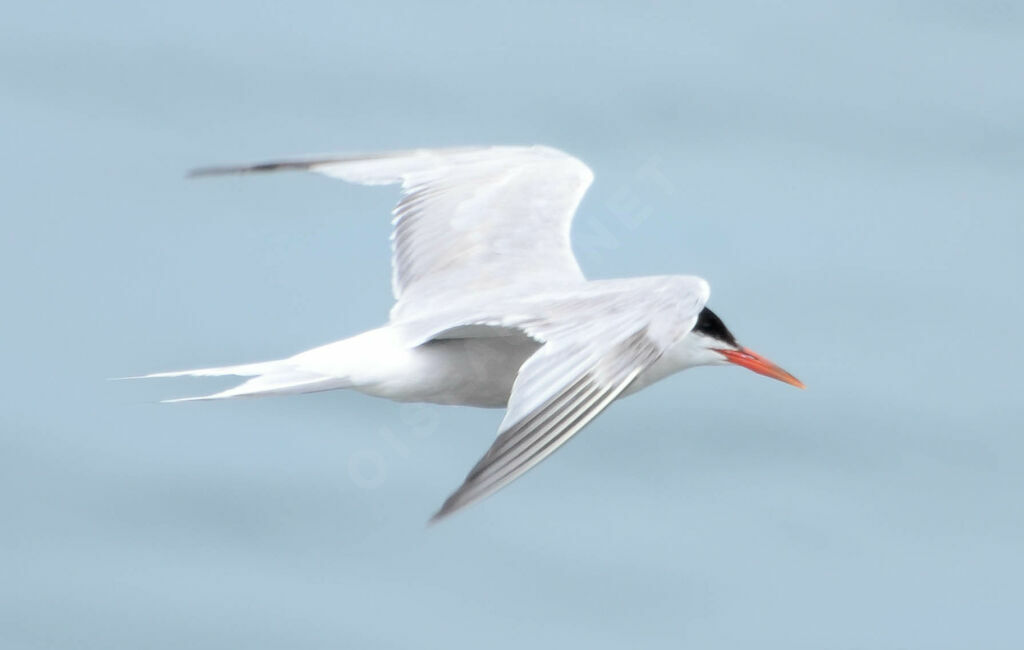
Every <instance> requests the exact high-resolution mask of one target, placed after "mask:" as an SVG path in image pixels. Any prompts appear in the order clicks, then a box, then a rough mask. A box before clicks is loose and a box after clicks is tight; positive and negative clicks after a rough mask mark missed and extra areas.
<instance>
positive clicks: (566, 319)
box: [144, 146, 803, 521]
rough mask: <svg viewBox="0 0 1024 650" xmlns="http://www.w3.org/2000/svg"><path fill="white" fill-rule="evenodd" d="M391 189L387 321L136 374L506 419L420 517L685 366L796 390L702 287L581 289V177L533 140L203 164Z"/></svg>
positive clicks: (464, 496)
mask: <svg viewBox="0 0 1024 650" xmlns="http://www.w3.org/2000/svg"><path fill="white" fill-rule="evenodd" d="M286 169H292V170H305V171H312V172H317V173H319V174H323V175H325V176H330V177H333V178H340V179H342V180H345V181H349V182H352V183H361V184H364V185H386V184H400V185H401V187H402V193H403V198H402V200H401V201H400V202H399V203H398V205H397V206H396V207H395V209H394V211H393V215H394V218H393V220H392V223H393V225H394V231H393V233H392V267H393V268H392V282H391V284H392V291H393V293H394V297H395V304H394V307H392V309H391V313H390V318H389V320H388V322H387V323H386V324H385V325H384V326H382V327H379V328H377V329H373V330H370V331H367V332H363V333H362V334H358V335H356V336H353V337H351V338H347V339H344V340H341V341H337V342H334V343H329V344H327V345H324V346H321V347H318V348H314V349H312V350H307V351H305V352H300V353H299V354H296V355H295V356H292V357H289V358H287V359H279V360H275V361H264V362H260V363H249V364H244V365H237V366H226V367H222V368H204V369H198V370H184V371H180V372H164V373H155V374H151V375H145V376H144V377H147V378H148V377H179V376H196V377H207V376H221V375H239V376H243V377H250V379H248V380H247V381H245V382H244V383H242V384H241V385H239V386H237V387H235V388H231V389H229V390H225V391H223V392H220V393H215V394H212V395H207V396H203V397H191V398H185V399H183V400H168V401H171V402H179V401H190V400H215V399H225V398H231V397H249V396H263V395H281V394H291V393H311V392H316V391H326V390H334V389H338V388H351V389H354V390H357V391H360V392H362V393H367V394H369V395H375V396H379V397H386V398H388V399H391V400H396V401H402V402H433V403H437V404H461V405H467V406H482V407H493V408H505V409H506V411H505V417H504V419H503V420H502V421H501V425H500V426H499V427H498V437H497V439H496V440H495V441H494V443H493V444H492V445H491V447H490V449H488V450H487V453H486V454H484V456H483V458H481V459H480V461H479V462H478V463H477V464H476V465H475V466H474V467H473V469H472V470H470V472H469V474H468V475H467V476H466V479H465V481H464V482H463V483H462V485H461V486H460V487H459V488H458V489H457V490H456V491H455V492H454V493H452V495H451V496H449V497H448V499H447V500H446V501H445V502H444V504H443V505H442V506H441V508H440V510H438V511H437V513H436V514H435V515H434V516H433V518H432V519H431V521H436V520H438V519H441V518H442V517H446V516H447V515H450V514H451V513H453V512H455V511H457V510H459V509H461V508H463V507H465V506H467V505H469V504H470V503H473V502H475V501H478V500H480V499H483V498H484V497H486V496H489V495H491V494H493V493H494V492H496V491H497V490H499V489H501V488H502V487H504V486H505V485H508V484H509V483H510V482H512V481H513V480H515V479H516V478H518V477H519V476H521V475H522V474H524V473H525V472H526V471H528V470H529V469H530V468H532V467H534V466H535V465H537V463H539V462H541V461H542V460H544V459H545V458H547V457H548V456H549V455H551V453H552V452H554V451H555V450H556V449H558V448H559V447H560V446H562V445H563V444H564V443H565V442H566V441H567V440H569V438H571V437H572V436H573V435H574V434H575V433H577V432H578V431H579V430H580V429H582V428H583V427H585V426H586V425H587V424H589V423H590V421H591V420H593V419H594V418H595V417H596V416H597V415H598V414H599V413H600V412H601V411H603V410H604V409H605V408H606V407H607V406H608V405H609V404H611V402H612V401H614V400H615V399H617V398H619V397H622V396H625V395H628V394H630V393H633V392H636V391H638V390H640V389H642V388H644V387H646V386H649V385H651V384H652V383H654V382H656V381H659V380H660V379H663V378H665V377H667V376H668V375H671V374H673V373H676V372H679V371H680V370H685V369H687V368H691V367H693V366H704V365H721V364H736V365H739V366H743V367H745V368H748V369H750V370H753V371H754V372H757V373H760V374H762V375H767V376H768V377H772V378H774V379H778V380H781V381H784V382H786V383H788V384H792V385H794V386H797V387H800V388H803V384H802V383H801V382H800V381H799V380H798V379H797V378H796V377H794V376H793V375H791V374H789V373H788V372H786V371H785V370H783V369H782V368H780V367H778V366H777V365H775V364H774V363H772V362H771V361H768V360H767V359H765V358H764V357H762V356H760V355H758V354H756V353H755V352H753V351H751V350H749V349H747V348H745V347H742V346H741V345H740V344H739V343H737V341H736V339H735V338H734V337H733V335H732V334H731V333H730V332H729V330H728V329H727V328H726V327H725V325H724V324H723V323H722V321H721V320H720V319H719V318H718V317H717V316H716V315H715V314H714V313H713V312H712V311H711V310H709V309H707V308H706V307H705V306H704V304H705V303H706V302H707V300H708V296H709V293H710V289H709V287H708V283H707V282H706V281H704V280H703V279H701V278H698V277H694V276H683V275H678V276H675V275H663V276H652V277H640V278H627V279H615V280H587V279H586V278H585V277H584V276H583V272H582V271H581V270H580V267H579V265H578V264H577V262H576V258H575V257H574V256H573V252H572V247H571V244H570V239H569V230H570V225H571V223H572V218H573V215H574V213H575V212H576V207H577V206H578V205H579V202H580V200H581V199H582V198H583V194H584V193H585V192H586V191H587V188H588V187H589V186H590V183H591V182H592V181H593V178H594V175H593V173H592V172H591V171H590V169H589V168H588V167H587V166H586V165H585V164H583V163H582V162H581V161H579V160H578V159H576V158H573V157H572V156H570V155H568V154H566V153H564V152H562V151H558V150H557V149H552V148H550V147H544V146H533V147H518V146H501V147H472V148H459V149H423V150H414V151H400V152H391V153H379V154H370V155H360V156H327V157H316V158H307V159H292V160H282V161H275V162H267V163H260V164H253V165H241V166H229V167H210V168H204V169H198V170H195V171H194V172H192V174H191V175H192V176H212V175H219V174H244V173H252V172H270V171H278V170H286Z"/></svg>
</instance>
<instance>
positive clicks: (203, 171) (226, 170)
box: [185, 160, 328, 178]
mask: <svg viewBox="0 0 1024 650" xmlns="http://www.w3.org/2000/svg"><path fill="white" fill-rule="evenodd" d="M323 162H328V161H325V160H277V161H274V162H265V163H257V164H255V165H214V166H211V167H197V168H195V169H192V170H189V172H188V173H187V174H185V178H203V177H206V176H227V175H230V174H258V173H261V172H276V171H281V170H288V169H291V170H296V171H304V170H308V169H310V168H311V167H313V166H315V165H318V164H320V163H323Z"/></svg>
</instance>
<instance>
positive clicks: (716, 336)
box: [684, 307, 804, 388]
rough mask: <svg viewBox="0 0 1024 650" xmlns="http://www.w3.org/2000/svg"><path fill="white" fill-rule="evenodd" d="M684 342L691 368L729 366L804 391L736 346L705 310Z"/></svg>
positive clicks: (772, 366) (766, 362) (790, 377)
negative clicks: (732, 365)
mask: <svg viewBox="0 0 1024 650" xmlns="http://www.w3.org/2000/svg"><path fill="white" fill-rule="evenodd" d="M687 339H688V341H687V347H688V348H689V349H688V350H687V356H689V357H690V361H691V363H692V365H707V366H716V365H724V364H729V363H731V364H734V365H737V366H743V367H744V368H746V369H748V370H753V371H754V372H756V373H758V374H761V375H764V376H765V377H771V378H772V379H778V380H779V381H784V382H786V383H787V384H790V385H792V386H796V387H797V388H803V387H804V384H803V382H801V381H800V380H799V379H797V378H796V377H794V376H793V375H791V374H789V373H788V372H786V371H785V370H783V369H782V368H780V367H779V366H777V365H775V364H774V363H772V362H771V361H769V360H768V359H765V358H764V357H762V356H761V355H759V354H758V353H756V352H754V351H753V350H751V349H750V348H745V347H743V346H742V345H740V344H739V342H737V341H736V337H735V336H733V335H732V332H730V331H729V328H727V327H726V326H725V323H723V322H722V319H721V318H719V317H718V316H717V315H716V314H715V312H713V311H711V310H710V309H708V308H707V307H705V308H704V309H703V310H702V311H701V312H700V316H698V317H697V324H696V325H694V326H693V330H692V331H691V332H690V335H689V336H687V337H686V338H685V339H684V340H687Z"/></svg>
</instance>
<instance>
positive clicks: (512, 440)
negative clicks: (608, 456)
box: [431, 277, 708, 521]
mask: <svg viewBox="0 0 1024 650" xmlns="http://www.w3.org/2000/svg"><path fill="white" fill-rule="evenodd" d="M641 281H646V284H649V285H652V286H651V287H649V288H648V290H644V291H636V290H629V289H628V288H626V287H630V286H634V285H636V284H637V283H639V282H641ZM591 285H606V286H607V288H608V289H610V290H605V291H601V292H595V293H594V295H591V296H584V297H583V298H582V300H573V301H572V302H570V303H561V304H559V303H556V304H555V305H554V306H553V308H552V309H550V310H548V314H549V317H548V318H547V319H539V320H535V321H533V322H529V323H526V322H524V323H523V324H522V325H521V326H522V328H523V330H524V331H526V332H527V333H529V334H530V335H531V336H534V337H535V338H538V339H539V340H542V341H546V343H545V344H544V345H543V346H542V347H541V348H540V350H538V351H537V352H536V353H534V355H533V356H532V357H530V358H529V359H528V360H527V361H526V363H524V364H523V367H522V368H521V369H520V371H519V376H518V377H517V378H516V382H515V385H514V386H513V388H512V396H511V398H510V400H509V404H508V410H507V412H506V414H505V419H504V420H503V421H502V423H501V427H500V428H499V430H498V438H497V440H495V442H494V444H493V445H492V446H491V448H490V449H489V450H488V451H487V453H486V454H485V455H484V457H483V458H481V459H480V461H479V462H478V463H477V464H476V465H475V466H474V467H473V469H472V470H470V472H469V474H468V475H467V476H466V479H465V481H464V482H463V483H462V485H461V486H460V487H459V489H458V490H456V491H455V492H454V493H453V494H452V495H451V496H449V497H448V499H447V500H446V501H445V502H444V505H442V506H441V509H440V510H438V512H437V514H435V515H434V517H433V518H432V519H431V521H437V520H438V519H441V518H443V517H446V516H448V515H450V514H451V513H453V512H455V511H457V510H459V509H460V508H463V507H465V506H467V505H469V504H470V503H473V502H474V501H478V500H480V499H483V498H484V497H486V496H488V495H490V494H493V493H494V492H496V491H498V490H500V489H501V488H502V487H504V486H505V485H508V484H509V483H510V482H512V481H513V480H515V479H516V478H518V477H519V476H521V475H523V474H524V473H526V472H527V471H528V470H530V469H531V468H532V467H534V466H536V465H537V463H539V462H541V461H542V460H544V459H545V458H547V457H548V456H549V455H551V454H552V453H553V452H554V451H555V450H556V449H558V448H559V447H560V446H562V445H563V444H565V443H566V442H567V441H568V440H569V438H571V437H572V436H573V435H574V434H576V433H577V432H578V431H580V430H581V429H582V428H583V427H585V426H586V425H587V424H588V423H589V422H590V421H591V420H593V419H594V418H595V417H597V415H598V414H599V413H600V412H601V411H603V410H604V409H605V407H607V406H608V405H609V404H610V403H611V402H612V401H614V400H615V399H616V398H617V397H618V396H619V395H621V394H622V392H623V391H624V390H626V389H627V388H628V387H629V385H630V384H631V383H632V382H633V381H634V380H635V379H636V378H637V377H638V376H639V375H640V374H641V373H642V372H644V371H645V370H647V369H649V368H650V367H651V366H652V365H653V364H654V363H655V362H656V361H657V360H658V359H659V358H660V357H661V356H662V354H663V353H664V352H665V351H666V350H667V349H669V348H670V347H671V346H672V345H673V344H674V343H676V342H677V341H679V339H681V338H682V337H683V336H685V335H686V334H687V333H688V332H689V331H690V330H691V329H692V328H693V325H694V323H695V322H696V320H697V315H698V314H699V313H700V310H701V309H702V308H703V306H704V303H705V302H706V301H707V299H708V288H707V283H706V282H704V281H703V280H701V279H699V278H686V277H679V278H649V279H647V278H645V279H642V280H632V281H610V282H608V283H597V282H595V283H591ZM570 312H571V313H572V314H573V317H572V318H567V316H568V314H569V313H570Z"/></svg>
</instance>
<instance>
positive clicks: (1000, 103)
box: [0, 0, 1024, 650]
mask: <svg viewBox="0 0 1024 650" xmlns="http://www.w3.org/2000/svg"><path fill="white" fill-rule="evenodd" d="M1022 69H1024V6H1022V5H1021V3H1019V2H1011V1H1008V0H1007V1H999V0H991V1H985V2H966V1H953V0H948V1H943V2H908V3H884V2H853V1H849V2H835V3H816V2H786V3H781V2H746V3H741V2H718V3H710V2H706V3H693V2H684V3H669V2H648V3H624V2H623V3H605V2H599V3H594V2H589V3H585V2H576V3H571V2H554V3H539V2H538V3H522V2H520V3H511V2H501V3H478V2H439V3H413V2H407V3H388V2H373V3H370V2H365V3H355V2H344V3H342V2H326V1H314V2H295V3H289V4H288V5H283V4H274V3H246V2H238V1H234V0H229V1H227V2H220V3H215V4H211V3H206V2H197V1H194V0H181V1H179V2H174V3H164V4H153V3H113V2H90V3H79V2H60V1H56V0H54V1H47V2H39V3H17V4H12V5H11V6H9V7H7V9H6V11H5V18H4V21H3V23H2V24H0V136H2V140H3V142H4V152H5V155H4V156H3V157H0V171H2V177H3V178H4V179H5V182H4V191H3V192H2V193H0V210H2V215H3V223H4V231H5V232H4V237H3V238H2V239H0V272H2V275H3V278H4V280H3V296H4V299H3V303H4V319H3V322H4V325H3V332H4V336H3V337H2V340H0V346H2V350H0V352H2V354H3V358H4V361H5V363H4V367H5V369H6V372H4V373H3V378H2V379H0V394H2V395H3V397H2V400H3V409H2V412H0V520H2V522H3V523H2V528H0V646H2V647H3V648H12V649H13V648H81V649H91V648H97V649H99V648H103V649H109V648H140V647H145V648H183V647H188V648H225V647H245V648H251V649H258V648H283V647H287V648H329V647H330V648H356V647H358V648H462V647H481V646H484V647H488V648H519V647H524V646H526V647H537V648H544V647H588V648H621V647H693V648H703V649H719V648H752V647H756V648H784V649H787V650H792V649H795V648H808V649H820V648H870V649H872V650H879V649H886V648H893V649H895V648H901V649H907V648H921V649H928V650H936V649H941V648H988V649H997V648H1019V647H1021V646H1022V644H1024V627H1022V626H1021V625H1020V620H1019V617H1020V612H1021V609H1022V599H1024V587H1022V586H1021V585H1022V583H1024V560H1022V545H1024V506H1022V498H1021V497H1022V491H1024V472H1022V471H1021V468H1022V462H1024V458H1022V455H1024V439H1022V436H1021V425H1020V422H1021V419H1022V416H1024V412H1022V411H1024V408H1022V403H1024V402H1022V400H1021V390H1020V389H1021V380H1020V375H1019V372H1020V365H1021V362H1022V361H1024V355H1022V346H1021V343H1020V341H1019V333H1018V327H1017V324H1018V323H1019V322H1020V320H1021V318H1022V317H1024V310H1022V304H1021V298H1020V282H1021V279H1022V277H1024V265H1022V262H1021V247H1022V244H1024V241H1022V226H1021V223H1022V217H1024V214H1022V207H1021V206H1022V205H1024V182H1022V180H1021V179H1022V173H1024V84H1022V83H1021V76H1020V75H1021V70H1022ZM535 142H540V143H546V144H551V145H554V146H558V147H561V148H563V149H565V150H567V151H570V152H572V153H574V154H576V155H578V156H580V157H581V158H582V159H583V160H585V161H586V162H587V163H588V164H590V166H591V167H592V168H593V169H594V170H595V172H596V175H597V181H596V183H595V184H594V186H593V188H592V190H591V192H590V194H588V196H587V198H586V199H585V201H584V203H583V206H582V208H581V213H580V216H579V219H578V221H577V223H576V227H575V230H574V238H575V241H576V245H577V249H578V257H579V258H580V260H581V264H582V266H583V268H584V269H585V271H586V272H587V273H588V274H589V275H591V276H593V277H614V276H621V275H641V274H653V273H696V274H700V275H702V276H703V277H705V278H707V279H708V280H709V281H710V283H711V286H712V288H713V296H712V299H711V306H712V307H713V308H714V309H715V310H716V311H717V312H718V313H719V314H720V315H721V316H722V317H723V318H724V319H725V321H726V322H727V323H728V324H729V325H730V326H731V328H732V329H733V331H734V332H735V333H736V334H737V335H738V336H739V338H740V339H741V340H742V341H743V342H745V343H746V344H747V345H750V346H751V347H753V348H754V349H757V350H759V351H761V352H763V353H764V354H766V355H768V356H769V357H771V358H773V359H776V360H778V361H779V362H780V363H781V364H782V365H783V366H785V367H786V368H788V369H790V370H792V371H793V372H794V373H795V374H796V375H797V376H799V377H800V378H801V379H803V380H804V381H805V382H806V383H807V384H808V386H809V388H808V389H807V390H806V391H802V392H801V391H797V390H793V389H791V388H788V387H786V386H784V385H782V384H778V383H775V382H769V381H767V380H765V379H764V378H761V377H758V376H755V375H753V374H750V373H744V372H741V371H739V370H724V369H701V370H697V371H693V372H688V373H684V374H683V375H680V376H677V377H675V378H672V379H671V380H668V381H665V382H663V383H662V384H659V385H657V386H655V387H653V388H651V389H650V390H648V391H645V392H644V393H642V394H639V395H637V396H635V397H631V398H630V399H628V400H626V401H623V402H621V403H619V404H617V405H615V406H614V407H613V408H611V409H610V410H609V411H608V412H607V413H606V414H604V415H603V416H602V417H601V418H600V419H599V420H598V421H596V422H595V423H594V425H593V426H591V427H590V428H589V429H588V430H587V431H586V432H585V433H584V434H583V435H581V436H580V437H579V440H578V441H577V442H575V443H573V444H571V445H569V446H567V447H566V448H565V449H564V450H563V451H562V452H560V453H559V454H557V455H556V456H554V457H552V458H551V459H550V460H549V461H548V462H546V463H544V465H543V466H542V467H540V468H539V469H538V470H537V471H535V472H532V473H531V474H530V475H529V476H528V477H526V478H525V479H524V480H522V481H520V482H517V483H516V485H515V486H514V487H512V488H511V489H508V490H506V491H504V492H502V493H501V494H499V495H497V496H496V497H494V498H493V499H490V500H489V501H487V502H486V503H484V504H481V505H479V506H477V507H474V508H472V509H471V510H468V511H466V512H465V513H464V514H460V515H459V516H457V517H455V518H453V519H452V520H450V521H446V522H445V523H444V524H443V525H439V526H436V527H432V528H429V529H428V528H425V527H424V521H425V519H426V517H427V516H428V515H429V514H430V513H431V512H432V511H433V509H434V508H435V507H436V506H437V505H438V504H439V503H440V501H441V500H442V499H443V497H444V496H445V495H446V494H447V493H448V492H449V490H451V489H452V488H454V487H455V486H456V485H457V483H458V482H459V481H460V480H461V478H462V476H463V474H464V473H465V471H466V470H467V469H468V468H469V467H470V466H471V465H472V463H473V462H474V461H475V460H476V458H477V457H478V456H479V455H480V454H481V453H482V452H483V451H484V449H485V448H486V447H487V446H488V444H489V443H490V439H491V437H492V435H493V432H494V430H495V428H496V426H497V423H498V421H499V419H500V413H498V412H496V411H475V410H471V409H455V408H442V407H434V406H415V405H406V406H399V405H395V404H390V403H387V402H383V401H375V400H373V399H371V398H367V397H363V396H360V395H355V394H345V393H333V394H320V395H312V396H302V397H291V398H282V399H274V400H251V401H239V402H232V403H215V404H186V405H179V406H165V405H159V404H156V403H155V402H156V401H157V400H158V399H161V398H164V397H170V396H178V395H185V394H194V393H196V392H201V391H205V390H212V389H214V388H217V387H218V386H219V385H222V383H219V382H217V381H207V382H198V381H197V382H195V383H188V382H178V383H175V382H170V381H165V382H153V383H120V382H107V381H105V378H107V377H113V376H121V375H128V374H137V373H141V372H148V371H154V370H164V369H174V368H183V367H195V366H204V365H218V364H224V363H234V362H243V361H250V360H259V359H268V358H275V357H279V356H282V355H287V354H291V353H293V352H296V351H298V350H301V349H304V348H307V347H311V346H313V345H317V344H320V343H324V342H327V341H330V340H334V339H337V338H341V337H344V336H347V335H350V334H353V333H356V332H358V331H361V330H363V329H366V328H369V327H373V326H376V325H377V324H379V323H380V322H382V321H383V319H384V318H385V315H386V312H387V309H388V308H389V306H390V297H389V294H388V273H389V269H388V256H387V246H388V245H387V233H388V220H387V211H388V210H389V208H390V206H391V204H392V203H393V202H394V200H395V194H394V192H393V191H390V190H388V189H373V188H358V187H350V186H346V185H344V184H341V183H338V182H333V181H330V180H327V179H321V178H316V177H309V176H303V175H287V174H285V175H280V176H268V177H260V178H237V179H236V178H229V179H219V180H216V181H214V180H211V181H207V182H185V181H184V180H182V175H183V172H184V171H185V170H186V169H188V168H190V167H193V166H195V165H199V164H206V163H215V162H231V161H246V160H251V159H260V158H266V157H274V156H278V155H283V154H296V153H306V152H316V151H332V150H338V151H372V150H378V149H388V148H401V147H410V146H439V145H457V144H478V143H480V144H486V143H535Z"/></svg>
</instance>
